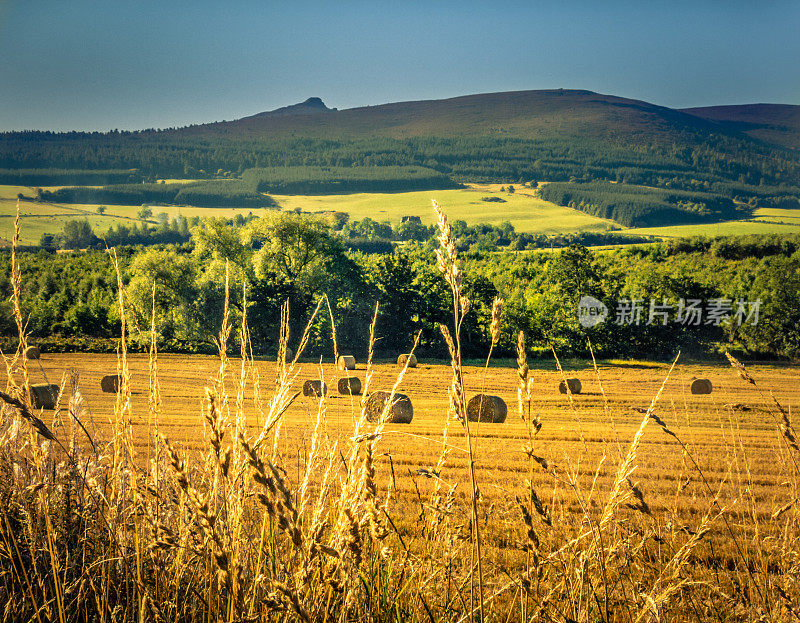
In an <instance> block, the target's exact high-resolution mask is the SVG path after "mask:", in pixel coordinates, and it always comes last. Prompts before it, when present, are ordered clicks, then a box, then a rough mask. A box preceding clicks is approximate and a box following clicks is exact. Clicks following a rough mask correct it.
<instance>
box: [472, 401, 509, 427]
mask: <svg viewBox="0 0 800 623" xmlns="http://www.w3.org/2000/svg"><path fill="white" fill-rule="evenodd" d="M506 415H508V407H507V406H506V403H505V400H503V399H502V398H500V396H490V395H489V394H476V395H475V396H473V397H472V398H470V400H469V402H468V403H467V419H468V420H469V421H470V422H491V423H492V424H502V423H503V422H505V421H506Z"/></svg>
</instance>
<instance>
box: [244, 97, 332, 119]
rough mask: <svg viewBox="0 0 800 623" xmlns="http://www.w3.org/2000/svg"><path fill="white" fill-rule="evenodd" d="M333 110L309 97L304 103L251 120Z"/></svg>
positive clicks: (253, 117) (277, 109) (320, 100)
mask: <svg viewBox="0 0 800 623" xmlns="http://www.w3.org/2000/svg"><path fill="white" fill-rule="evenodd" d="M335 110H336V109H335V108H328V107H327V106H326V105H325V102H323V101H322V99H320V98H319V97H309V98H308V99H307V100H306V101H305V102H300V103H299V104H292V105H291V106H284V107H283V108H276V109H275V110H270V111H267V112H262V113H258V114H257V115H253V116H252V117H250V118H251V119H264V118H265V117H284V116H287V115H316V114H318V113H323V112H333V111H335Z"/></svg>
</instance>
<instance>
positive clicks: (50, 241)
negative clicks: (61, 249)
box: [39, 234, 56, 251]
mask: <svg viewBox="0 0 800 623" xmlns="http://www.w3.org/2000/svg"><path fill="white" fill-rule="evenodd" d="M39 246H40V247H42V248H43V249H45V250H46V251H54V250H55V248H56V242H55V237H54V236H53V234H42V236H41V238H39Z"/></svg>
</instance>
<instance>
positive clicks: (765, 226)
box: [0, 184, 800, 245]
mask: <svg viewBox="0 0 800 623" xmlns="http://www.w3.org/2000/svg"><path fill="white" fill-rule="evenodd" d="M500 187H501V184H471V185H470V187H469V188H465V189H459V190H431V191H420V192H407V193H356V194H340V195H313V196H306V195H272V196H273V198H274V199H275V200H276V201H277V202H278V204H279V205H280V206H281V209H283V210H296V209H300V210H302V211H304V212H327V211H338V212H347V213H348V214H349V215H350V218H352V219H363V218H366V217H369V218H372V219H374V220H376V221H389V222H391V223H392V224H397V223H399V222H400V220H401V218H402V217H403V216H419V217H420V218H421V219H422V222H423V223H425V224H433V222H434V214H433V210H432V209H431V199H436V200H437V201H438V202H439V203H440V204H441V205H442V207H444V209H445V211H446V212H447V214H448V215H449V217H450V219H452V220H456V219H461V220H464V221H466V222H467V223H468V224H470V225H474V224H477V223H490V224H493V225H499V224H500V223H502V222H504V221H510V222H511V224H512V225H514V228H515V229H516V230H517V231H518V232H529V233H541V234H562V233H571V232H578V231H605V230H609V229H612V228H613V229H618V230H620V232H621V233H630V234H638V235H652V236H664V237H682V236H726V235H738V234H768V233H791V232H799V231H800V210H784V209H777V208H771V209H768V208H763V209H758V210H756V212H755V215H754V218H753V219H751V220H747V221H728V222H724V223H709V224H699V225H675V226H667V227H644V228H631V229H625V228H620V227H619V225H618V224H616V223H614V222H613V221H610V220H606V219H601V218H597V217H594V216H590V215H589V214H586V213H584V212H581V211H579V210H573V209H572V208H567V207H562V206H557V205H555V204H553V203H550V202H547V201H544V200H542V199H540V198H538V197H536V196H534V195H533V193H532V191H530V190H528V189H525V188H521V189H519V190H517V192H515V193H513V194H510V193H508V192H501V191H500ZM20 192H22V193H24V194H25V195H28V196H32V195H33V194H34V192H33V189H32V188H29V187H24V186H3V185H0V244H6V245H7V244H9V243H10V241H11V237H12V235H13V231H14V218H13V216H14V215H15V214H16V197H17V193H20ZM492 195H493V196H497V197H501V198H502V199H504V200H505V203H494V202H486V201H481V198H482V197H486V196H492ZM140 207H141V206H120V205H107V206H106V212H105V214H104V215H102V216H101V215H99V214H97V211H96V210H97V205H86V204H55V203H34V202H30V201H26V202H22V203H21V204H20V212H21V215H22V217H23V220H22V231H21V236H20V238H21V242H22V244H37V243H38V242H39V238H40V237H41V235H42V234H43V233H49V234H57V233H59V232H60V231H61V230H62V228H63V226H64V223H65V222H66V221H68V220H70V219H75V218H81V219H82V218H88V219H89V223H90V224H91V226H92V228H93V229H94V230H95V232H96V233H98V234H102V232H105V231H106V230H108V228H109V227H110V226H116V225H118V224H128V225H131V224H133V223H134V222H138V220H139V219H138V217H137V213H138V212H139V209H140ZM152 210H153V219H152V220H153V221H154V222H155V217H156V215H157V214H159V213H160V212H166V213H167V214H168V215H169V216H170V218H173V217H175V216H178V215H183V216H185V217H186V218H192V217H194V216H200V217H206V216H222V217H225V218H232V217H234V216H236V215H237V214H245V215H246V214H249V213H250V212H252V210H250V209H247V208H198V207H192V206H153V207H152ZM263 212H266V210H264V211H263Z"/></svg>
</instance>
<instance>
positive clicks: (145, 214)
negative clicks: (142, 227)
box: [137, 206, 153, 221]
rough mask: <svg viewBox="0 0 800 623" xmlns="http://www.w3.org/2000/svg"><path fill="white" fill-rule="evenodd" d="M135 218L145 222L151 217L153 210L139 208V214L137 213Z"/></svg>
mask: <svg viewBox="0 0 800 623" xmlns="http://www.w3.org/2000/svg"><path fill="white" fill-rule="evenodd" d="M137 216H138V217H139V218H140V219H142V220H143V221H146V220H147V219H149V218H150V217H151V216H153V210H152V209H150V206H142V207H141V208H139V212H137Z"/></svg>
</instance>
